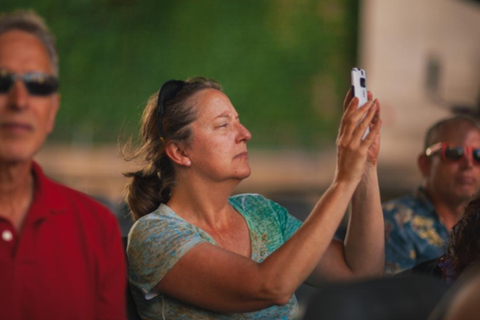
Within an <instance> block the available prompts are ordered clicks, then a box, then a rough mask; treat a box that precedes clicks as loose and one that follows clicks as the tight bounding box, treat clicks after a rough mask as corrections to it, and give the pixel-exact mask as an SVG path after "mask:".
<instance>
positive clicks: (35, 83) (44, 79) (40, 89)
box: [24, 74, 58, 96]
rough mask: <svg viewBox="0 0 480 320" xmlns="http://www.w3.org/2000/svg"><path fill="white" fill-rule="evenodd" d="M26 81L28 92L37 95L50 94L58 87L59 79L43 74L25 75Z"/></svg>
mask: <svg viewBox="0 0 480 320" xmlns="http://www.w3.org/2000/svg"><path fill="white" fill-rule="evenodd" d="M24 82H25V86H26V87H27V89H28V92H29V93H30V94H32V95H35V96H48V95H49V94H52V93H54V92H55V91H57V89H58V81H57V79H55V78H54V77H51V76H45V75H43V74H30V75H28V76H25V79H24Z"/></svg>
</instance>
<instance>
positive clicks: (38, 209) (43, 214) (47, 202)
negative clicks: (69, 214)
mask: <svg viewBox="0 0 480 320" xmlns="http://www.w3.org/2000/svg"><path fill="white" fill-rule="evenodd" d="M32 173H33V176H34V178H35V190H34V193H33V201H32V205H31V206H30V209H29V214H28V218H27V219H28V220H30V221H32V222H33V221H39V220H43V219H46V218H48V217H50V216H51V215H55V214H61V213H64V212H66V208H67V202H66V200H65V198H64V197H63V193H61V192H58V190H59V189H60V188H59V185H58V184H56V183H55V182H53V181H51V180H50V179H49V178H48V177H47V176H46V175H45V174H44V173H43V170H42V168H41V167H40V166H39V165H38V164H37V163H36V162H33V163H32Z"/></svg>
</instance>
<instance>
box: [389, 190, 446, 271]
mask: <svg viewBox="0 0 480 320" xmlns="http://www.w3.org/2000/svg"><path fill="white" fill-rule="evenodd" d="M382 207H383V215H384V218H385V260H386V261H385V275H393V274H396V273H398V272H400V271H402V270H405V269H408V268H412V267H413V266H415V265H416V264H418V263H421V262H423V261H426V260H430V259H434V258H439V257H440V256H441V255H443V254H444V253H445V250H446V245H447V242H448V239H449V237H450V234H449V232H448V230H447V228H446V227H445V226H444V225H443V224H442V222H441V221H440V219H439V217H438V215H437V213H436V211H435V208H434V207H433V205H432V203H431V202H430V200H429V199H428V197H427V194H426V193H425V190H424V189H423V188H422V187H419V188H417V189H416V190H415V191H414V192H413V193H412V194H409V195H405V196H403V197H400V198H397V199H394V200H391V201H388V202H386V203H384V204H383V206H382Z"/></svg>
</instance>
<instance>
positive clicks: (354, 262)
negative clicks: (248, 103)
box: [308, 91, 385, 285]
mask: <svg viewBox="0 0 480 320" xmlns="http://www.w3.org/2000/svg"><path fill="white" fill-rule="evenodd" d="M368 95H369V99H368V101H369V102H368V103H372V104H376V105H377V108H376V115H375V117H373V119H372V123H371V124H370V126H371V128H370V129H371V135H372V136H371V138H373V143H372V144H371V145H370V147H369V148H368V149H367V161H366V164H365V169H364V174H363V175H362V178H361V181H360V183H359V184H358V186H357V188H356V190H355V192H354V195H353V197H352V206H351V209H352V210H351V211H352V214H351V217H350V221H349V224H348V229H347V235H346V238H345V241H344V243H341V242H339V241H337V240H332V243H331V244H330V246H329V248H328V249H327V251H326V253H325V254H324V255H323V257H322V259H321V260H320V261H319V264H318V265H317V267H316V269H315V270H314V272H313V273H312V274H311V276H310V277H309V279H308V283H310V284H312V285H316V284H318V283H319V282H321V281H324V280H342V279H349V278H356V277H371V276H380V275H382V273H383V268H384V264H385V262H384V261H385V260H384V255H385V244H384V223H383V215H382V208H381V201H380V191H379V186H378V177H377V157H378V152H379V146H380V132H379V131H378V130H377V131H373V129H374V128H375V127H376V128H377V129H379V128H380V125H381V120H380V112H379V111H380V109H379V106H378V101H376V100H375V101H372V95H371V93H370V92H369V93H368ZM351 103H352V96H351V92H350V91H349V92H348V93H347V96H346V97H345V101H344V106H345V109H347V108H348V107H349V105H350V104H351Z"/></svg>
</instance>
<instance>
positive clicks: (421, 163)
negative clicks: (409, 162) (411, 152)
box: [417, 154, 431, 177]
mask: <svg viewBox="0 0 480 320" xmlns="http://www.w3.org/2000/svg"><path fill="white" fill-rule="evenodd" d="M417 164H418V168H419V169H420V172H421V173H422V176H423V177H428V176H429V175H430V164H431V160H430V158H429V157H427V156H426V155H425V154H421V155H419V156H418V159H417Z"/></svg>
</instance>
